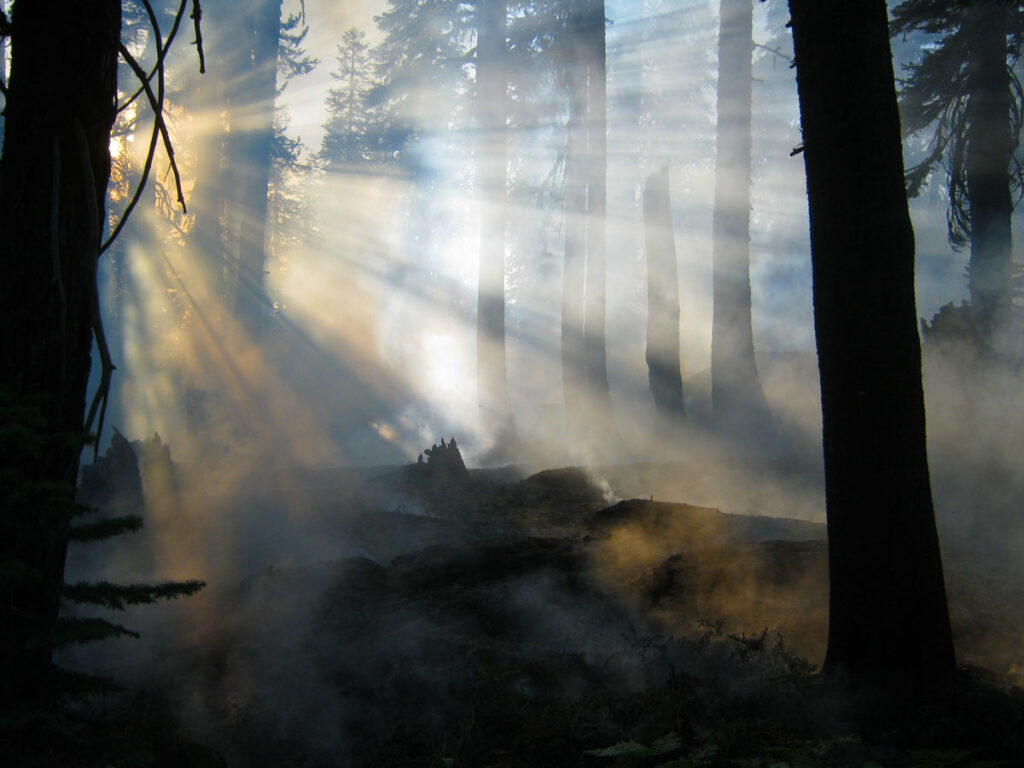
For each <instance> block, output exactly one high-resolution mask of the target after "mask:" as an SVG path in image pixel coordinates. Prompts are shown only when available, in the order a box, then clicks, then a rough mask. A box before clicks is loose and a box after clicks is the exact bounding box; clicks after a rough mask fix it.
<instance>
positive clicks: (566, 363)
mask: <svg viewBox="0 0 1024 768" xmlns="http://www.w3.org/2000/svg"><path fill="white" fill-rule="evenodd" d="M563 49H564V53H563V66H564V67H565V69H566V80H567V85H568V90H569V99H570V105H569V125H568V140H567V142H566V153H565V214H564V218H565V264H564V270H563V273H562V331H561V340H562V388H563V392H564V396H565V411H566V421H567V426H568V431H569V434H570V435H574V436H575V435H579V434H580V432H581V430H582V427H583V423H584V420H585V415H586V407H585V405H584V400H585V395H586V381H587V377H586V364H585V353H584V335H583V327H584V306H585V304H584V301H585V287H584V286H585V280H586V247H587V229H586V216H587V182H586V170H585V169H586V163H587V154H586V150H587V146H586V144H587V139H586V137H587V134H586V123H585V120H586V109H587V92H586V77H587V69H586V64H585V59H584V56H585V46H584V44H583V41H582V24H581V22H580V20H579V17H578V16H576V17H575V18H574V27H573V28H571V29H570V30H569V31H568V33H567V34H566V37H565V40H564V42H563Z"/></svg>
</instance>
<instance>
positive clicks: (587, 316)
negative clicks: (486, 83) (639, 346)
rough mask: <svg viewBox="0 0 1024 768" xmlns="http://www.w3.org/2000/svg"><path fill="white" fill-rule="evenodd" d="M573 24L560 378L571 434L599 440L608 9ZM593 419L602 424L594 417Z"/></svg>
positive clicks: (603, 388)
mask: <svg viewBox="0 0 1024 768" xmlns="http://www.w3.org/2000/svg"><path fill="white" fill-rule="evenodd" d="M583 6H584V7H583V10H582V11H577V12H575V13H574V15H573V16H572V17H571V19H570V28H569V29H568V30H567V32H566V35H565V38H566V42H565V44H564V48H563V50H564V65H565V67H566V72H567V80H568V85H569V95H570V100H571V104H570V114H569V140H568V147H567V151H566V161H565V273H564V277H563V284H562V379H563V385H564V388H565V397H566V413H567V418H568V421H569V431H570V433H571V434H572V435H574V436H577V437H580V436H582V437H584V438H586V439H591V440H592V439H595V438H598V437H600V436H601V435H600V433H601V432H602V431H604V430H606V428H607V425H608V420H609V418H610V415H611V395H610V393H609V388H608V364H607V355H606V351H605V313H606V301H605V293H606V292H605V284H606V281H607V274H606V273H607V266H606V250H607V246H606V241H607V237H606V215H607V210H606V209H607V192H606V186H607V184H606V179H607V165H608V160H607V139H606V131H607V118H606V111H607V106H606V102H607V98H606V84H605V35H604V27H605V22H604V2H603V0H587V2H586V3H585V4H583ZM595 415H596V417H597V418H594V416H595Z"/></svg>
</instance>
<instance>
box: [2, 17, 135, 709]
mask: <svg viewBox="0 0 1024 768" xmlns="http://www.w3.org/2000/svg"><path fill="white" fill-rule="evenodd" d="M12 25H13V30H14V31H13V34H12V39H11V45H12V72H11V80H10V88H9V93H8V98H7V106H6V132H5V136H4V151H3V156H2V159H0V232H2V233H3V236H2V237H0V274H2V275H3V280H2V281H0V308H2V309H0V311H2V317H3V328H4V331H3V334H0V391H2V393H3V394H4V395H5V396H6V397H12V398H14V400H15V401H23V399H24V398H35V399H37V400H38V408H39V415H40V417H41V422H40V430H41V433H42V434H41V435H40V436H41V437H42V438H43V439H44V441H45V442H44V443H43V446H42V450H41V452H40V454H39V456H38V458H37V459H36V460H34V461H33V462H32V463H31V464H30V465H29V464H27V463H26V461H25V452H26V451H27V448H26V446H25V445H22V446H21V451H20V452H19V451H18V449H17V448H14V451H15V452H14V453H13V454H8V453H5V455H3V456H0V462H2V463H3V467H0V469H2V470H3V471H0V477H2V482H3V483H5V484H7V483H10V482H11V480H12V477H11V475H10V472H11V471H12V470H13V472H14V473H15V477H16V480H15V482H17V481H21V482H23V483H25V484H27V485H26V486H24V487H23V488H22V490H23V491H24V490H26V489H28V490H35V491H38V490H40V487H41V486H42V485H43V484H56V485H63V486H64V487H65V488H66V489H67V491H68V493H69V494H70V493H73V489H74V484H75V480H76V478H77V474H78V458H79V453H80V450H79V443H78V442H76V441H78V440H80V439H81V437H82V431H83V421H84V410H85V398H86V384H87V381H88V376H89V367H90V349H91V343H92V330H93V325H94V320H95V318H96V317H97V316H98V305H97V302H96V262H97V258H98V255H99V246H100V237H101V233H102V229H103V221H104V201H105V198H106V189H107V182H108V180H109V177H110V150H109V143H110V130H111V126H112V124H113V120H114V106H115V100H116V97H117V55H118V54H117V43H118V39H119V36H120V29H121V4H120V0H96V2H91V3H82V2H79V1H78V0H51V1H50V2H47V3H41V2H26V0H19V2H17V3H16V4H15V6H14V9H13V18H12ZM10 450H12V449H11V448H10V447H9V448H8V451H10ZM18 474H20V477H17V475H18ZM6 490H7V491H8V492H9V490H10V488H9V487H7V488H6ZM52 496H53V494H52V492H51V493H49V494H48V495H47V496H46V499H48V501H47V500H44V501H43V503H41V504H39V505H38V506H37V507H35V506H34V507H32V508H31V509H30V510H25V509H24V508H19V507H17V506H16V503H15V500H14V499H12V498H9V497H8V498H5V499H4V500H3V503H2V504H0V507H2V508H3V509H4V519H3V521H2V524H3V527H4V530H3V531H2V536H0V541H2V544H0V547H2V550H0V551H2V555H0V558H2V560H3V562H4V565H5V569H6V568H7V567H16V568H18V569H19V570H21V571H22V572H23V573H24V574H26V575H28V578H26V579H23V580H18V581H15V582H12V581H8V580H7V579H6V578H5V582H6V583H5V593H4V594H3V599H2V600H0V626H3V627H4V630H3V633H2V635H3V638H2V641H0V642H2V646H0V648H2V651H0V658H2V661H0V680H2V683H0V685H2V690H0V699H2V701H3V704H2V705H0V706H2V707H3V708H4V709H5V710H7V711H8V712H9V711H10V710H9V708H10V707H14V708H19V709H21V710H22V711H24V710H25V709H27V708H32V707H34V706H37V705H39V704H41V703H42V701H43V694H44V686H45V683H46V679H47V673H48V670H49V666H50V656H51V652H52V649H53V643H54V628H55V622H56V618H57V610H58V606H59V598H60V589H61V585H62V583H63V574H64V559H65V552H66V547H67V529H68V525H69V515H70V507H69V505H68V504H67V503H58V502H55V501H53V500H52ZM7 716H8V715H7V714H6V713H3V717H4V718H6V717H7Z"/></svg>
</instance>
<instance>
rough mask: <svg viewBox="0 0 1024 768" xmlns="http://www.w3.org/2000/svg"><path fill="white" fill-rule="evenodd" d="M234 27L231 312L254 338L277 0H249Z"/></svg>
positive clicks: (262, 301)
mask: <svg viewBox="0 0 1024 768" xmlns="http://www.w3.org/2000/svg"><path fill="white" fill-rule="evenodd" d="M247 5H248V7H247V8H246V10H245V13H244V14H243V15H242V16H241V18H240V19H239V18H238V17H237V16H236V17H235V18H236V20H235V21H234V24H235V25H236V26H238V27H239V28H240V39H239V41H238V43H237V44H238V48H237V50H236V54H237V57H236V58H235V61H234V63H235V65H236V67H237V69H236V70H235V71H232V72H229V73H226V74H228V75H229V76H231V77H233V78H234V81H233V82H234V87H232V88H231V89H230V91H229V95H228V99H229V107H228V115H229V120H230V123H231V128H232V131H231V136H230V137H229V139H228V141H229V147H230V149H229V153H228V157H229V164H230V165H229V170H230V172H231V173H232V176H233V178H234V181H235V184H236V188H235V189H234V195H233V201H234V206H233V209H234V210H233V215H232V221H231V225H230V231H231V234H232V236H233V237H234V238H237V239H236V242H235V243H234V245H236V246H237V252H236V254H235V266H236V270H237V272H236V280H237V282H236V285H235V294H234V309H235V313H236V316H237V317H238V319H239V320H240V321H241V323H242V325H243V327H245V328H246V329H247V330H248V331H249V332H250V334H252V335H253V336H254V337H258V336H259V333H260V328H261V325H262V322H263V320H264V318H265V315H266V314H267V308H268V305H269V301H268V299H267V295H266V287H265V282H264V279H263V275H264V267H265V265H266V232H267V190H268V185H269V183H270V167H271V164H272V162H273V158H272V153H273V147H274V102H275V98H276V95H277V59H278V48H279V46H280V37H281V0H249V3H247Z"/></svg>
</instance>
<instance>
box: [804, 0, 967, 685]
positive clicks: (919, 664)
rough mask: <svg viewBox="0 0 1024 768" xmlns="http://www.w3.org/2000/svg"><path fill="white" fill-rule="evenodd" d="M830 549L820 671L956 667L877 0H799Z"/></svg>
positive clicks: (949, 681) (890, 680) (911, 677)
mask: <svg viewBox="0 0 1024 768" xmlns="http://www.w3.org/2000/svg"><path fill="white" fill-rule="evenodd" d="M789 6H790V12H791V15H792V29H793V40H794V49H795V52H796V68H797V84H798V87H799V95H800V116H801V122H802V127H803V137H804V151H803V154H804V161H805V166H806V172H807V195H808V203H809V209H810V222H811V256H812V262H813V280H814V321H815V332H816V336H817V343H818V361H819V369H820V374H821V399H822V417H823V437H824V456H825V500H826V510H827V515H828V549H829V637H828V650H827V654H826V658H825V667H824V668H825V671H826V672H829V673H833V674H840V675H844V676H847V677H848V678H849V680H850V682H852V683H854V684H856V685H857V686H859V687H863V688H867V689H875V690H877V691H881V692H884V693H888V694H891V695H893V696H895V697H897V698H901V699H902V698H935V697H940V696H942V695H944V694H946V693H948V692H949V691H950V690H951V687H952V685H953V676H954V672H955V660H954V655H953V643H952V639H951V634H950V627H949V615H948V610H947V607H946V593H945V587H944V584H943V575H942V562H941V559H940V556H939V542H938V535H937V533H936V528H935V517H934V511H933V504H932V495H931V486H930V480H929V474H928V457H927V450H926V444H925V409H924V396H923V392H922V386H921V353H920V342H919V340H918V336H917V313H916V309H915V304H914V233H913V229H912V228H911V223H910V216H909V213H908V210H907V201H906V192H905V185H904V174H903V156H902V147H901V144H900V128H899V115H898V112H897V107H896V93H895V86H894V81H893V71H892V60H891V53H890V50H889V39H888V34H887V31H888V30H887V20H886V7H885V3H884V2H882V0H858V1H857V2H847V3H821V2H818V1H817V0H790V2H789Z"/></svg>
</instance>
